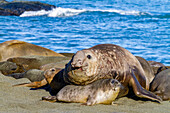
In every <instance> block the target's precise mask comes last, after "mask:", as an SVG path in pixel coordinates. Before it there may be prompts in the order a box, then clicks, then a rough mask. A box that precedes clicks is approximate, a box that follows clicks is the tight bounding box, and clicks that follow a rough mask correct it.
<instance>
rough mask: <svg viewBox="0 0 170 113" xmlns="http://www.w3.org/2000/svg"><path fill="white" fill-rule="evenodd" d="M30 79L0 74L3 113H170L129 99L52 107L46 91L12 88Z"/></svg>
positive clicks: (167, 106) (169, 105)
mask: <svg viewBox="0 0 170 113" xmlns="http://www.w3.org/2000/svg"><path fill="white" fill-rule="evenodd" d="M25 82H30V81H29V80H28V79H26V78H23V79H18V80H16V79H14V78H11V77H6V76H4V75H2V74H0V87H1V88H0V103H1V104H0V113H169V112H170V102H169V101H163V102H162V103H161V104H158V103H155V102H151V101H142V100H138V101H137V100H133V99H130V98H127V97H123V98H120V99H117V100H116V101H115V104H114V105H94V106H85V105H81V103H58V102H55V103H50V102H47V101H42V100H41V97H42V96H48V95H50V94H49V92H47V91H45V90H44V89H38V90H30V88H28V87H13V86H12V85H15V84H18V83H25Z"/></svg>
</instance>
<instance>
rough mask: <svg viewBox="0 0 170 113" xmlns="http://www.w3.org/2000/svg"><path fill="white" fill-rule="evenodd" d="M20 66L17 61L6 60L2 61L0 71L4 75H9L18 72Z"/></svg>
mask: <svg viewBox="0 0 170 113" xmlns="http://www.w3.org/2000/svg"><path fill="white" fill-rule="evenodd" d="M18 70H19V67H18V66H17V65H16V63H13V62H9V61H4V62H0V71H1V73H2V74H3V75H9V74H12V73H15V72H18Z"/></svg>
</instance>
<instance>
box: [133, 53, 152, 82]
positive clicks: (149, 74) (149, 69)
mask: <svg viewBox="0 0 170 113" xmlns="http://www.w3.org/2000/svg"><path fill="white" fill-rule="evenodd" d="M135 57H136V58H137V59H138V61H139V62H140V64H141V66H142V68H143V70H144V72H145V77H146V78H147V79H148V81H149V84H150V83H151V82H152V80H153V79H154V77H155V75H154V72H153V69H152V67H151V65H150V64H149V63H148V61H147V60H145V59H144V58H142V57H140V56H135Z"/></svg>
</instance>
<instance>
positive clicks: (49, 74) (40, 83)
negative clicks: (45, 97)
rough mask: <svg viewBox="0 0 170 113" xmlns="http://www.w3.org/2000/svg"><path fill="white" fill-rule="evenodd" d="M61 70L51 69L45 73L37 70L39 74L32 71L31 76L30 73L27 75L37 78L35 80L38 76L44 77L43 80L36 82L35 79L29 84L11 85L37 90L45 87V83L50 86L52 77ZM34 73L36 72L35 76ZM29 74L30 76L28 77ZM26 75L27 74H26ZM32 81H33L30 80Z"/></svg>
mask: <svg viewBox="0 0 170 113" xmlns="http://www.w3.org/2000/svg"><path fill="white" fill-rule="evenodd" d="M60 70H61V69H60V68H51V69H48V70H46V71H44V72H43V71H40V70H39V72H36V71H38V70H35V69H34V74H31V73H29V76H31V75H32V76H37V78H38V76H43V77H44V79H43V80H41V81H36V80H37V79H36V80H35V79H34V82H31V83H22V84H16V85H13V86H26V87H31V88H39V87H42V86H45V85H47V83H48V84H50V83H51V81H52V80H53V78H54V76H55V75H56V74H57V73H58V72H59V71H60ZM35 72H36V74H37V75H35ZM30 74H31V75H30ZM26 75H27V74H26ZM26 75H24V76H26ZM32 81H33V80H32ZM51 87H53V86H51Z"/></svg>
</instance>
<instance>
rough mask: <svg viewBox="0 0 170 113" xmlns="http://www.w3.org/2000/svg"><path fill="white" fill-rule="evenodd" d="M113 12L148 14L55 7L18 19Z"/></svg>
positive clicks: (132, 13) (30, 12)
mask: <svg viewBox="0 0 170 113" xmlns="http://www.w3.org/2000/svg"><path fill="white" fill-rule="evenodd" d="M98 11H99V12H113V13H118V14H121V15H146V14H149V13H145V12H140V11H124V10H116V9H109V10H100V9H97V10H96V9H89V10H88V9H72V8H61V7H57V8H54V9H52V10H49V11H45V10H40V11H25V12H24V13H23V14H21V15H20V17H29V16H42V15H47V16H48V17H68V16H74V15H78V14H80V13H83V12H98Z"/></svg>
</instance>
